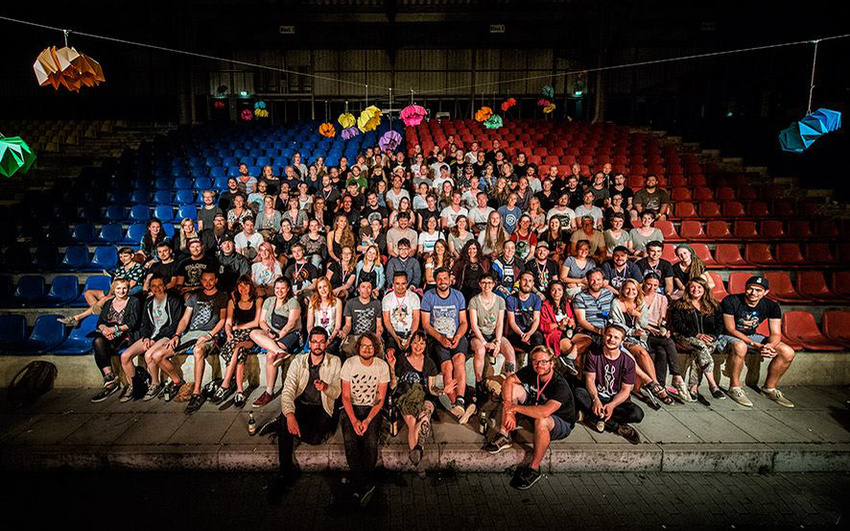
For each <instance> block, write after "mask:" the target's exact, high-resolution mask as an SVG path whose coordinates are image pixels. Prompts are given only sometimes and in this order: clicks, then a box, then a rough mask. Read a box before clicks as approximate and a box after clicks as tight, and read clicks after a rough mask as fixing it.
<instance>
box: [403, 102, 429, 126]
mask: <svg viewBox="0 0 850 531" xmlns="http://www.w3.org/2000/svg"><path fill="white" fill-rule="evenodd" d="M427 114H428V111H427V110H425V107H422V106H421V105H408V106H407V107H405V108H404V109H402V110H401V114H399V117H400V118H401V119H402V121H403V122H404V125H406V126H415V125H419V124H421V123H422V120H423V119H424V118H425V115H427Z"/></svg>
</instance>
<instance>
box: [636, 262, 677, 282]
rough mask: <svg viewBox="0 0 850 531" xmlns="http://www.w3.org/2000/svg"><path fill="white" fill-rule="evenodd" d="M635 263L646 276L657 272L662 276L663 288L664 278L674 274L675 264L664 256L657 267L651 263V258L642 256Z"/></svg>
mask: <svg viewBox="0 0 850 531" xmlns="http://www.w3.org/2000/svg"><path fill="white" fill-rule="evenodd" d="M635 265H636V266H637V267H638V269H640V272H641V274H643V276H644V277H646V275H648V274H649V273H655V274H656V275H658V276H659V277H661V288H664V279H665V278H670V277H672V276H673V266H672V265H671V264H670V262H668V261H667V260H665V259H663V258H660V259H659V260H658V265H657V266H655V267H653V266H651V265H649V258H641V259H640V260H638V261H637V262H635ZM678 269H679V271H681V270H682V268H678ZM684 284H687V281H685V282H684Z"/></svg>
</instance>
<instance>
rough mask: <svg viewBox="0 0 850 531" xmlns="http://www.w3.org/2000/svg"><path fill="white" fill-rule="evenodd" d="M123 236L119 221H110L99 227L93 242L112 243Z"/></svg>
mask: <svg viewBox="0 0 850 531" xmlns="http://www.w3.org/2000/svg"><path fill="white" fill-rule="evenodd" d="M123 237H124V226H123V225H122V224H120V223H110V224H108V225H104V226H102V227H101V228H100V234H99V235H98V236H97V241H96V242H95V243H99V244H106V245H112V244H115V243H118V242H120V241H121V240H122V239H123Z"/></svg>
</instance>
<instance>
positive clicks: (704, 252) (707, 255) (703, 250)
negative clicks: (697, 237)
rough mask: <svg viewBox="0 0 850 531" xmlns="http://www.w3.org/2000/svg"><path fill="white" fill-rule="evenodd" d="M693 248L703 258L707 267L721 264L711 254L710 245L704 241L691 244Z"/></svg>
mask: <svg viewBox="0 0 850 531" xmlns="http://www.w3.org/2000/svg"><path fill="white" fill-rule="evenodd" d="M691 249H693V250H694V254H695V255H697V257H698V258H699V259H700V260H702V263H703V264H705V266H706V267H717V266H718V265H719V264H718V262H717V261H716V260H715V259H714V257H713V256H711V250H710V249H709V248H708V245H706V244H704V243H693V244H691Z"/></svg>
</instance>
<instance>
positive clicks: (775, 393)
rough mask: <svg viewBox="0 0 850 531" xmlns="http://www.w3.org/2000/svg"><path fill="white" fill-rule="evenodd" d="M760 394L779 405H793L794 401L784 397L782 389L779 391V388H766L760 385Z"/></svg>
mask: <svg viewBox="0 0 850 531" xmlns="http://www.w3.org/2000/svg"><path fill="white" fill-rule="evenodd" d="M761 394H763V395H764V396H766V397H768V398H769V399H771V400H773V401H774V402H776V403H777V404H779V405H780V406H785V407H794V403H793V402H791V401H790V400H788V399H787V398H785V396H784V395H783V394H782V391H780V390H779V389H767V388H764V387H762V390H761Z"/></svg>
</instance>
